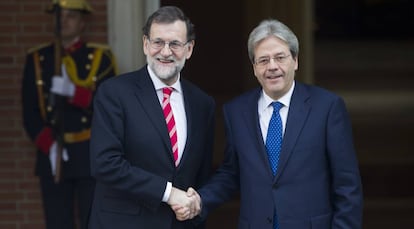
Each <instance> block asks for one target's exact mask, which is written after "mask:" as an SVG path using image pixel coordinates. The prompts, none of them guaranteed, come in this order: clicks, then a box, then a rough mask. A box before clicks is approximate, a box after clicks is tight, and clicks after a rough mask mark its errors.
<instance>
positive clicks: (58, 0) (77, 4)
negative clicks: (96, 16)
mask: <svg viewBox="0 0 414 229" xmlns="http://www.w3.org/2000/svg"><path fill="white" fill-rule="evenodd" d="M56 4H59V6H60V7H61V8H62V9H69V10H80V11H82V12H83V13H86V14H90V13H92V11H93V9H92V7H91V6H90V5H89V3H88V2H87V1H86V0H53V3H52V5H50V6H49V7H48V8H47V9H46V12H48V13H52V12H54V9H55V5H56Z"/></svg>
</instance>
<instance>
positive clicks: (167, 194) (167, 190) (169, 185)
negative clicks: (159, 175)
mask: <svg viewBox="0 0 414 229" xmlns="http://www.w3.org/2000/svg"><path fill="white" fill-rule="evenodd" d="M171 189H172V183H171V182H167V186H166V187H165V191H164V196H163V197H162V202H166V203H167V202H168V199H169V198H170V194H171Z"/></svg>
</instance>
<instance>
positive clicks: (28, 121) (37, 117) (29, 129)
mask: <svg viewBox="0 0 414 229" xmlns="http://www.w3.org/2000/svg"><path fill="white" fill-rule="evenodd" d="M37 83H40V82H36V76H35V67H34V58H33V55H32V54H29V55H27V56H26V64H25V66H24V71H23V81H22V90H21V91H22V108H23V109H22V110H23V126H24V129H25V131H26V133H27V134H28V136H29V137H30V139H31V140H32V141H33V142H34V143H35V144H36V146H37V148H38V149H40V151H41V152H43V153H44V154H48V153H49V148H50V146H51V145H52V143H53V141H54V140H53V137H52V131H51V128H50V127H49V126H47V125H46V122H45V121H44V120H43V118H42V115H41V108H40V106H39V95H38V93H37ZM43 83H44V82H43ZM42 99H43V98H42Z"/></svg>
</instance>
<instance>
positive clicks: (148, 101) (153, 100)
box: [135, 67, 174, 163]
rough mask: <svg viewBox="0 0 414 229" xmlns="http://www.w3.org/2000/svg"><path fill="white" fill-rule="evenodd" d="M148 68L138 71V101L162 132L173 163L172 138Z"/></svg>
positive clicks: (156, 127) (162, 137) (136, 91)
mask: <svg viewBox="0 0 414 229" xmlns="http://www.w3.org/2000/svg"><path fill="white" fill-rule="evenodd" d="M146 69H147V68H146V67H144V68H142V69H141V70H140V71H139V72H138V75H137V77H136V78H137V80H136V88H137V89H136V90H135V95H136V98H137V101H138V103H140V105H141V106H142V108H143V110H144V111H145V112H146V114H147V117H148V119H149V120H150V121H151V123H152V124H153V126H154V128H155V129H156V130H157V131H158V133H159V134H160V136H161V139H162V142H163V144H164V146H165V148H166V152H167V153H168V156H169V157H170V158H171V161H172V163H174V162H173V161H174V158H173V155H172V149H171V143H170V138H169V136H168V129H167V125H166V123H165V119H164V115H163V111H162V108H161V105H160V102H159V100H158V97H157V93H156V91H155V89H154V85H153V83H152V81H151V78H150V76H149V73H148V71H147V70H146ZM137 118H138V117H137Z"/></svg>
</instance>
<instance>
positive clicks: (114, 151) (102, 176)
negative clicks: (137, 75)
mask: <svg viewBox="0 0 414 229" xmlns="http://www.w3.org/2000/svg"><path fill="white" fill-rule="evenodd" d="M110 81H111V80H109V81H107V83H106V82H105V83H103V84H102V85H101V86H100V87H99V89H98V90H97V93H96V97H95V101H94V116H93V121H92V135H91V142H90V153H91V174H92V175H93V176H94V177H95V178H96V180H97V181H98V182H100V183H103V184H105V185H106V186H109V187H111V188H112V189H114V190H117V191H120V192H121V193H124V194H126V195H129V196H131V197H132V198H134V200H137V201H139V203H140V204H141V205H142V206H145V207H147V208H148V209H150V210H152V211H156V209H157V208H158V207H159V205H160V203H161V201H162V196H163V194H164V191H165V187H166V183H167V180H166V179H164V178H162V177H160V176H157V175H154V174H152V173H149V172H147V171H145V170H143V169H141V168H139V167H136V166H133V165H131V163H130V162H129V161H128V160H127V159H126V158H125V152H124V147H125V146H124V145H123V142H124V130H125V129H124V126H125V122H124V117H125V115H124V113H123V112H124V109H127V108H125V107H122V99H121V98H119V97H118V95H120V94H122V93H121V92H120V90H121V89H120V87H119V88H118V89H117V87H113V86H112V85H111V83H112V82H110ZM111 91H112V92H115V93H117V94H111V93H110V92H111Z"/></svg>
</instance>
